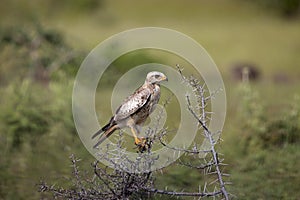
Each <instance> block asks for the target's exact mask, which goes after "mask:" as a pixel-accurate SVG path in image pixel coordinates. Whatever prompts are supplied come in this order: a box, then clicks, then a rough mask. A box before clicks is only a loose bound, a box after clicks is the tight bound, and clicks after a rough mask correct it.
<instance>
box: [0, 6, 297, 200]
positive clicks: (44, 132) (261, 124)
mask: <svg viewBox="0 0 300 200" xmlns="http://www.w3.org/2000/svg"><path fill="white" fill-rule="evenodd" d="M299 5H300V2H299V0H265V1H264V0H255V1H249V0H213V1H208V0H200V1H196V0H187V1H179V0H178V1H177V0H172V1H171V0H166V1H158V0H153V1H138V0H130V1H121V0H115V1H108V0H99V1H98V0H73V1H71V0H64V1H58V0H43V1H39V0H31V1H25V0H2V2H1V7H0V61H1V65H0V110H1V112H0V199H40V198H47V197H48V196H47V195H46V194H40V193H38V188H37V186H36V184H38V183H39V181H40V180H46V181H48V182H50V183H58V184H61V185H68V184H70V183H69V182H68V177H69V176H70V172H71V168H70V162H69V160H68V157H69V156H70V154H72V153H75V154H76V155H77V157H79V158H81V159H82V163H81V166H80V167H81V168H80V169H81V170H82V171H84V170H88V169H89V168H90V163H91V162H92V161H93V157H92V156H91V155H90V154H89V153H88V152H87V151H86V149H85V148H84V146H83V145H82V143H81V141H80V140H79V137H78V136H77V133H76V130H75V127H74V124H73V119H72V110H71V101H72V99H71V95H72V87H73V81H74V78H75V75H76V72H77V70H78V68H79V66H80V64H81V62H82V61H83V59H84V57H85V56H86V55H87V53H88V52H89V51H90V50H91V49H92V48H94V47H95V46H96V45H97V44H98V43H99V42H101V41H103V40H104V39H106V38H108V37H110V36H111V35H113V34H116V33H119V32H121V31H124V30H127V29H131V28H136V27H144V26H158V27H165V28H171V29H175V30H177V31H180V32H182V33H185V34H187V35H188V36H190V37H192V38H194V39H195V40H196V41H197V42H199V43H200V44H201V45H203V47H204V48H205V49H206V50H207V51H208V53H209V54H210V55H211V57H212V58H213V59H214V61H215V63H216V64H217V66H218V67H219V70H220V72H221V74H222V76H223V79H224V82H225V87H226V95H227V103H228V105H227V118H226V122H225V127H224V130H223V134H222V137H223V139H224V141H223V142H222V143H221V144H220V145H219V146H218V148H219V149H220V152H221V153H224V154H225V162H226V163H228V164H229V166H227V167H226V168H225V171H226V172H228V173H230V174H231V178H230V180H231V181H232V183H233V185H231V186H229V188H228V189H229V191H230V192H231V193H233V194H235V195H236V196H237V199H298V198H299V196H300V184H299V183H300V171H299V166H300V147H299V143H300V139H299V138H300V92H299V90H300V17H299V15H300V11H299V10H300V6H299ZM148 62H163V63H164V64H168V65H170V66H174V65H175V64H176V63H179V64H182V65H183V66H185V64H186V63H184V62H183V61H182V60H180V59H178V58H177V57H176V56H172V55H171V56H170V55H166V54H165V53H161V54H160V52H151V51H149V52H148V51H144V52H134V53H130V54H128V55H125V56H122V57H121V58H119V59H118V60H116V61H115V62H114V63H113V64H112V66H110V68H109V69H108V71H107V72H106V73H107V76H106V77H109V79H108V78H106V79H101V82H100V84H99V85H105V86H107V87H106V88H107V91H105V90H104V89H101V92H99V93H97V99H99V101H101V102H100V103H98V104H97V106H98V107H97V109H98V110H103V109H105V108H106V109H107V110H106V112H107V116H109V115H110V114H111V113H110V112H111V111H110V110H109V108H110V107H109V106H103V104H105V102H106V105H107V103H108V102H110V100H109V98H108V97H107V96H108V95H106V94H110V93H111V88H112V87H113V84H114V83H115V80H117V78H118V77H120V76H121V75H122V74H123V73H124V72H126V71H127V70H129V69H130V68H132V67H134V66H136V65H139V64H143V63H148ZM245 66H248V69H249V70H250V72H249V78H250V79H251V80H250V82H249V83H242V82H241V76H242V75H241V71H242V69H243V67H245ZM187 72H188V71H187ZM100 99H101V100H100ZM102 103H103V104H102ZM101 106H103V108H102V107H101ZM171 107H172V106H171ZM100 121H101V123H104V122H105V121H106V119H100ZM199 184H202V185H203V179H202V174H201V172H197V171H193V172H191V170H190V169H186V168H184V167H180V166H176V165H175V166H171V167H169V168H168V169H167V170H165V174H164V176H160V177H159V178H158V186H159V187H162V188H163V187H165V186H168V188H170V189H177V190H181V189H183V188H184V189H185V190H186V191H193V190H197V189H198V185H199Z"/></svg>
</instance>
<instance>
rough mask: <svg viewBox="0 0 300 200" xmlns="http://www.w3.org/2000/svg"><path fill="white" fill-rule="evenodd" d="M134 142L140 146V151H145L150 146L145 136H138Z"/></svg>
mask: <svg viewBox="0 0 300 200" xmlns="http://www.w3.org/2000/svg"><path fill="white" fill-rule="evenodd" d="M134 143H135V145H136V146H137V148H138V152H140V153H143V152H144V151H146V150H147V149H148V148H149V147H150V146H149V144H148V141H147V139H146V138H144V137H142V138H136V139H135V142H134Z"/></svg>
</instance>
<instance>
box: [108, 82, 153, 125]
mask: <svg viewBox="0 0 300 200" xmlns="http://www.w3.org/2000/svg"><path fill="white" fill-rule="evenodd" d="M150 97H151V88H150V87H147V85H143V86H142V87H140V88H139V89H137V90H136V91H135V92H134V93H133V94H132V95H130V96H129V97H127V98H126V99H125V100H124V102H123V103H122V105H121V106H120V107H119V108H118V109H117V111H116V114H115V117H114V120H116V121H118V120H122V119H125V118H127V117H129V116H130V115H132V114H133V113H135V112H136V111H138V110H139V109H140V108H142V107H143V106H144V105H145V104H146V102H147V101H148V100H149V99H150Z"/></svg>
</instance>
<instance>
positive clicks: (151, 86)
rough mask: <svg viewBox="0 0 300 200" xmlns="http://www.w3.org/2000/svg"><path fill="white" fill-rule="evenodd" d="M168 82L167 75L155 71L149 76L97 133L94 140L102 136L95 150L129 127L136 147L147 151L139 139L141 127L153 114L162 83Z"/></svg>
mask: <svg viewBox="0 0 300 200" xmlns="http://www.w3.org/2000/svg"><path fill="white" fill-rule="evenodd" d="M161 81H168V78H167V77H166V75H164V74H163V73H161V72H157V71H153V72H149V73H148V74H147V77H146V80H145V83H144V84H143V85H142V86H141V87H140V88H138V89H137V90H136V91H135V92H134V93H133V94H132V95H130V96H129V97H127V98H126V99H125V100H124V101H123V103H122V104H121V106H120V107H119V108H118V109H117V110H116V112H115V115H114V116H113V117H111V119H110V121H109V122H108V124H106V125H105V126H104V127H103V128H101V129H100V130H99V131H97V132H96V133H95V134H94V135H93V136H92V139H94V138H95V137H97V136H98V135H100V137H99V139H98V142H97V143H96V144H95V145H94V148H96V147H97V146H99V145H100V144H101V143H102V142H103V141H104V140H105V139H106V138H108V137H109V136H110V135H111V134H112V133H113V132H114V131H115V130H118V129H122V128H124V127H129V128H130V129H131V132H132V134H133V137H134V142H135V145H137V147H138V148H139V151H140V152H142V151H144V150H145V143H146V139H145V138H138V137H137V135H138V134H139V129H138V126H139V125H143V123H144V122H145V121H146V119H147V117H148V116H149V115H150V114H151V113H152V111H153V110H154V108H155V105H156V104H157V103H158V101H159V98H160V82H161Z"/></svg>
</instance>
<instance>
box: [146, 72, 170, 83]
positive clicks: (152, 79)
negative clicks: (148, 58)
mask: <svg viewBox="0 0 300 200" xmlns="http://www.w3.org/2000/svg"><path fill="white" fill-rule="evenodd" d="M161 81H168V78H167V76H166V75H164V74H163V73H161V72H156V71H154V72H149V73H148V74H147V77H146V81H145V82H146V83H151V84H159V83H160V82H161Z"/></svg>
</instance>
